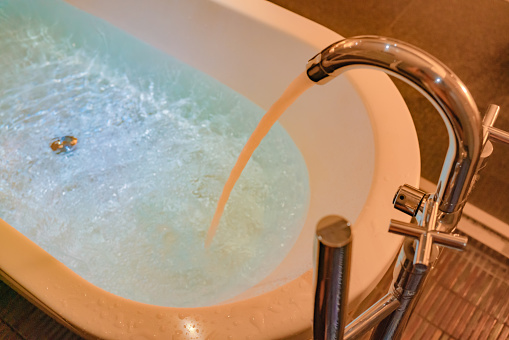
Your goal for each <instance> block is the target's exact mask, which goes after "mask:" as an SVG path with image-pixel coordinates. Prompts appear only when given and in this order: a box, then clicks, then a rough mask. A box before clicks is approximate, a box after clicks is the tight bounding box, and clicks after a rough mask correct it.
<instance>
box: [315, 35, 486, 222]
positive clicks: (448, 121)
mask: <svg viewBox="0 0 509 340" xmlns="http://www.w3.org/2000/svg"><path fill="white" fill-rule="evenodd" d="M354 68H375V69H380V70H383V71H384V72H386V73H387V74H389V75H392V76H395V77H396V78H399V79H401V80H403V81H404V82H406V83H407V84H409V85H411V86H412V87H414V88H415V89H417V90H418V91H419V92H420V93H421V94H423V95H424V96H425V97H426V98H427V99H428V100H429V101H430V102H431V103H432V104H433V106H434V107H435V108H436V109H437V111H438V112H439V114H440V116H441V117H442V119H443V121H444V123H445V125H446V128H447V131H448V134H449V149H448V151H447V156H446V159H445V162H444V165H443V167H442V172H441V175H440V180H439V182H438V186H437V193H436V200H437V202H438V203H439V206H440V208H439V210H440V220H439V221H438V222H439V224H440V226H441V227H440V228H441V229H443V230H444V231H451V230H452V229H454V227H455V226H456V224H457V222H458V221H459V217H460V216H461V211H462V208H463V206H464V204H465V202H466V199H467V196H468V193H469V189H470V184H471V182H472V180H473V178H474V175H475V173H476V169H477V163H478V161H479V157H480V154H481V147H482V129H481V118H480V114H479V111H478V109H477V106H476V104H475V102H474V99H473V98H472V96H471V95H470V93H469V91H468V90H467V88H466V86H465V85H464V84H463V83H462V82H461V80H460V79H458V77H457V76H456V75H455V74H454V73H453V72H452V71H451V70H449V68H447V66H445V65H444V64H442V63H441V62H440V61H438V60H437V59H436V58H434V57H433V56H431V55H430V54H428V53H426V52H424V51H422V50H420V49H418V48H417V47H414V46H411V45H409V44H407V43H405V42H402V41H398V40H395V39H389V38H385V37H377V36H360V37H354V38H348V39H344V40H341V41H339V42H337V43H335V44H332V45H330V46H329V47H327V48H326V49H324V50H323V51H322V52H320V53H319V54H317V55H316V56H315V57H314V58H312V59H311V60H310V61H309V62H308V65H307V74H308V77H309V78H310V79H311V80H312V81H314V82H316V83H318V84H324V83H326V82H328V81H329V80H331V79H332V78H333V77H336V76H338V75H339V74H341V73H343V72H345V71H347V70H350V69H354Z"/></svg>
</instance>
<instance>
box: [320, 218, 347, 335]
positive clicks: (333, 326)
mask: <svg viewBox="0 0 509 340" xmlns="http://www.w3.org/2000/svg"><path fill="white" fill-rule="evenodd" d="M351 244H352V232H351V229H350V224H349V223H348V221H346V220H345V219H344V218H342V217H339V216H327V217H325V218H323V219H322V220H321V221H320V222H318V226H317V228H316V250H317V256H316V267H315V273H316V275H315V281H316V290H315V309H314V318H313V339H315V340H336V339H343V333H344V326H345V318H346V303H347V301H348V279H349V275H350V257H351V251H352V247H351Z"/></svg>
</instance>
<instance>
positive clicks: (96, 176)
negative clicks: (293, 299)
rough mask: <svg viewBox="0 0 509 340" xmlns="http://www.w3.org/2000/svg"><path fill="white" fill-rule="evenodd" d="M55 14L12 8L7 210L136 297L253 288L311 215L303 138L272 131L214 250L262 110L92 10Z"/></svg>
mask: <svg viewBox="0 0 509 340" xmlns="http://www.w3.org/2000/svg"><path fill="white" fill-rule="evenodd" d="M51 1H53V0H51ZM58 6H62V7H65V6H66V5H65V4H63V3H60V2H58V1H54V6H53V4H52V6H41V5H40V4H39V3H38V2H32V1H24V0H21V1H20V0H17V1H10V0H7V1H4V2H2V6H0V11H2V12H3V13H4V14H6V15H3V17H2V18H3V19H2V21H0V43H1V46H2V53H1V54H0V70H1V72H0V93H2V95H1V97H0V131H1V133H0V167H1V169H2V171H1V172H0V214H1V215H0V216H1V217H2V218H3V219H4V220H6V221H7V222H8V223H10V224H11V225H13V226H14V227H15V228H17V229H18V230H20V231H21V232H23V233H24V234H25V235H26V236H28V237H29V238H31V239H32V240H34V241H35V242H36V243H38V244H39V245H40V246H41V247H43V248H44V249H45V250H47V251H48V252H49V253H51V254H52V255H53V256H55V257H56V258H57V259H59V260H60V261H62V262H63V263H64V264H66V265H67V266H68V267H70V268H71V269H72V270H74V271H75V272H77V273H78V274H79V275H81V276H83V277H84V278H85V279H87V280H88V281H90V282H92V283H94V284H96V285H98V286H99V287H101V288H103V289H106V290H108V291H110V292H112V293H115V294H118V295H121V296H124V297H126V298H129V299H133V300H137V301H141V302H146V303H151V304H157V305H168V306H198V305H210V304H214V303H217V302H219V301H222V300H225V299H228V298H231V297H233V296H234V295H236V294H238V293H241V292H242V291H244V290H245V289H247V288H249V287H251V286H252V285H254V284H256V283H257V282H258V281H259V280H260V279H262V278H263V277H264V276H265V275H268V274H269V273H270V272H271V271H272V270H273V269H274V268H275V267H276V266H277V264H278V262H279V261H280V260H282V258H283V257H284V256H285V254H286V253H287V252H288V250H289V249H290V247H291V246H292V245H293V243H294V241H295V239H296V236H297V235H298V233H299V232H300V228H301V226H302V223H303V220H304V217H305V212H306V209H307V204H308V190H309V189H308V179H307V172H306V168H305V165H304V162H303V160H302V157H301V155H300V153H299V152H298V150H297V149H296V147H295V145H294V144H293V142H292V141H291V139H290V138H289V137H288V136H287V135H286V133H285V132H284V130H283V129H282V128H281V127H276V129H275V130H274V131H272V132H270V133H269V136H268V138H267V139H266V140H265V141H264V142H263V143H262V145H261V146H260V150H258V151H257V152H256V153H255V155H254V157H253V159H252V160H251V161H250V162H249V164H248V166H247V168H246V170H245V171H246V173H245V174H244V175H243V176H242V177H241V179H240V181H239V182H238V184H237V186H236V188H235V189H234V191H233V193H232V197H231V200H230V202H229V203H228V206H227V211H226V212H225V215H224V218H223V220H222V222H221V228H220V231H219V232H218V234H217V236H216V238H217V239H216V240H215V241H214V244H213V245H212V246H211V247H210V248H209V249H204V248H203V242H204V239H205V235H206V230H207V227H208V224H209V222H210V220H211V217H212V214H213V212H214V208H215V204H216V202H217V201H216V200H217V198H218V196H219V193H220V190H221V189H222V186H223V184H224V181H225V180H226V177H227V176H228V173H229V171H230V169H231V167H232V166H233V163H234V161H235V159H236V157H237V155H238V153H239V151H240V149H241V148H242V147H243V144H244V142H245V140H246V139H247V138H248V136H249V134H250V133H251V132H252V130H253V128H254V126H255V125H256V123H257V122H258V120H259V119H260V118H261V116H262V114H263V110H261V109H260V108H258V107H256V106H255V105H253V104H252V103H250V102H248V101H247V100H246V99H245V98H242V97H240V96H239V95H238V94H236V93H234V92H233V91H231V90H230V89H228V88H226V87H224V86H223V85H221V84H219V83H217V82H216V81H214V80H213V79H210V78H209V77H207V76H205V75H203V74H201V73H199V72H198V71H196V70H193V69H191V68H189V67H188V66H186V65H184V64H181V63H179V62H177V61H175V60H173V59H171V58H169V57H168V56H165V55H163V54H162V53H160V52H158V51H156V50H154V49H151V48H150V47H148V46H145V45H143V44H142V43H140V42H137V41H135V40H133V39H132V38H130V37H128V36H126V35H125V34H123V33H121V32H119V31H117V30H114V29H112V28H111V27H110V26H107V25H106V24H102V23H99V22H97V21H96V20H94V21H93V23H90V20H91V19H90V18H89V17H87V16H84V14H82V13H81V12H78V11H75V10H74V9H73V10H72V11H71V10H70V9H69V8H67V7H66V8H62V10H63V11H65V10H68V11H69V13H68V15H61V14H62V12H60V16H59V19H57V18H55V17H53V15H54V14H53V12H56V11H55V10H54V9H55V8H57V7H58ZM50 8H51V10H50ZM78 13H79V15H78ZM59 20H60V22H59ZM87 20H88V21H87ZM93 26H95V28H96V29H95V30H89V27H93ZM76 27H77V28H76ZM98 32H102V33H104V34H100V33H98ZM97 34H100V35H101V36H100V37H98V36H96V35H97ZM103 36H106V37H107V38H106V40H105V38H104V37H103ZM118 51H122V52H123V53H118ZM138 51H143V53H141V52H140V54H138ZM55 136H57V137H55ZM73 138H75V139H76V140H74V139H73ZM78 140H79V142H78ZM53 143H56V144H54V145H53ZM59 143H60V144H59ZM73 143H74V144H73ZM64 144H65V146H68V147H69V148H68V149H69V150H68V151H67V152H62V153H60V154H57V153H56V152H55V151H54V150H53V149H54V148H55V149H56V150H60V149H63V148H64ZM71 144H72V145H71ZM52 145H53V147H54V148H52V147H51V146H52ZM60 145H62V148H60V147H59V146H60ZM78 145H79V146H78ZM48 146H50V147H48ZM76 146H77V147H76ZM271 207H276V209H271ZM281 244H283V245H284V246H283V247H281V246H280V245H281ZM275 258H277V259H279V260H278V261H274V260H273V259H275Z"/></svg>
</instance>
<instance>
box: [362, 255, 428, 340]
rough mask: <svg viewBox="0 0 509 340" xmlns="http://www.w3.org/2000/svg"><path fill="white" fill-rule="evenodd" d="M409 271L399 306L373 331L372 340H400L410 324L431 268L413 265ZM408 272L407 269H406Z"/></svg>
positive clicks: (405, 276)
mask: <svg viewBox="0 0 509 340" xmlns="http://www.w3.org/2000/svg"><path fill="white" fill-rule="evenodd" d="M410 267H411V268H409V269H408V271H409V272H408V275H404V276H403V277H404V282H399V284H401V285H402V290H401V294H400V295H399V296H398V299H399V303H400V304H399V306H398V307H397V308H396V310H394V312H392V313H391V314H390V315H389V316H388V317H386V318H385V319H384V320H382V321H381V322H380V323H379V324H378V325H377V326H376V327H375V329H374V330H373V333H372V334H371V339H400V338H401V336H402V334H403V331H404V329H405V327H406V324H407V323H408V319H409V318H410V315H411V313H412V311H413V308H414V307H415V303H416V302H417V301H418V299H419V293H420V292H421V290H420V288H421V287H422V285H423V283H424V281H425V279H426V277H427V275H428V273H429V267H428V266H426V265H422V264H413V265H411V266H410ZM405 270H407V269H405Z"/></svg>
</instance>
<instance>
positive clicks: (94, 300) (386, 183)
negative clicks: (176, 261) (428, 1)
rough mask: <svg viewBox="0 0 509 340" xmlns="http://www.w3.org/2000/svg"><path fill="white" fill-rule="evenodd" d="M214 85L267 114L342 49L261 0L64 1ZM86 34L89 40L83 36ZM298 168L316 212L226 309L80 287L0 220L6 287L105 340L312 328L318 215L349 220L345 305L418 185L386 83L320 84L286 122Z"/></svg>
mask: <svg viewBox="0 0 509 340" xmlns="http://www.w3.org/2000/svg"><path fill="white" fill-rule="evenodd" d="M68 2H69V3H71V4H72V5H75V6H77V7H78V8H81V9H83V10H84V11H87V12H89V13H91V14H93V15H95V16H98V17H100V18H103V19H105V20H106V21H109V22H110V23H112V24H113V25H115V26H117V27H119V28H121V29H123V30H125V31H127V32H128V33H130V34H132V35H134V36H136V37H138V38H139V39H141V40H143V41H145V42H147V43H149V44H151V45H153V46H155V47H156V48H158V49H160V50H162V51H164V52H166V53H168V54H170V55H173V56H174V57H176V58H178V59H180V60H182V61H184V62H186V63H188V64H190V65H191V66H193V67H195V68H197V69H199V70H201V71H203V72H205V73H207V74H209V75H211V76H213V77H214V78H216V79H217V80H219V81H220V82H222V83H224V84H226V85H227V86H229V87H231V88H232V89H234V90H235V91H237V92H239V93H241V94H243V95H244V96H246V97H247V98H249V99H250V100H252V101H253V102H255V103H257V104H258V105H259V106H261V107H262V108H268V107H269V106H270V105H271V104H272V102H273V101H274V100H276V99H277V98H278V97H279V95H280V94H281V93H282V92H283V90H284V89H285V88H286V86H287V85H288V84H289V83H290V82H291V81H292V80H293V79H294V78H295V77H296V76H297V75H298V74H299V73H300V72H302V71H303V70H304V68H305V65H306V62H307V60H308V59H309V58H311V57H313V56H314V55H315V54H316V53H317V52H319V51H320V50H321V49H323V48H324V47H326V46H327V45H329V44H330V43H332V42H335V41H337V40H340V39H341V37H340V36H339V35H337V34H336V33H334V32H331V31H329V30H327V29H326V28H324V27H321V26H319V25H317V24H315V23H313V22H311V21H308V20H306V19H304V18H301V17H299V16H297V15H295V14H293V13H291V12H288V11H286V10H284V9H282V8H280V7H277V6H275V5H273V4H271V3H268V2H266V1H262V0H244V1H235V0H217V1H195V0H193V1H177V0H164V1H163V0H147V1H143V2H141V1H135V0H109V1H100V0H87V1H85V0H68ZM91 29H93V28H91ZM280 121H281V124H282V125H283V126H284V127H285V129H286V130H287V131H288V133H289V134H290V135H291V137H292V138H293V140H294V141H295V143H296V145H297V146H298V147H299V149H300V150H301V152H302V154H303V156H304V159H305V161H306V164H307V167H308V171H309V176H310V189H311V203H310V209H309V212H308V216H307V220H306V223H305V226H304V228H303V232H302V233H301V235H300V236H299V239H298V240H297V243H296V245H295V246H294V247H293V248H292V250H291V251H290V254H289V255H288V256H287V257H286V258H285V259H284V261H283V262H282V263H281V264H280V265H279V267H278V268H277V269H276V270H275V271H274V272H273V273H272V274H271V275H269V276H268V277H267V278H266V279H264V280H263V281H262V282H260V283H259V284H258V285H257V286H256V287H254V288H252V289H250V290H248V291H246V292H244V293H243V294H241V295H239V296H236V297H235V298H233V299H231V300H230V301H227V302H225V303H223V304H221V305H217V306H212V307H203V308H171V307H160V306H152V305H147V304H143V303H139V302H135V301H132V300H128V299H125V298H121V297H118V296H116V295H113V294H111V293H108V292H106V291H104V290H102V289H100V288H98V287H95V286H94V285H92V284H90V283H88V282H87V281H85V280H84V279H82V278H81V277H79V276H78V275H76V274H75V273H74V272H72V271H71V270H70V269H68V268H67V267H65V266H64V265H63V264H62V263H60V262H59V261H57V260H56V259H55V258H53V257H52V256H50V255H49V254H48V253H46V252H45V251H44V250H43V249H41V248H39V247H38V246H37V245H36V244H34V243H33V242H32V241H30V240H29V239H27V238H26V237H25V236H23V235H22V234H21V233H19V232H18V231H16V230H15V229H14V228H12V227H11V226H9V225H8V224H7V223H5V222H3V221H1V223H0V235H1V238H0V274H1V276H2V278H3V279H4V280H5V281H6V282H8V283H9V284H11V285H12V286H14V287H15V288H17V289H18V290H19V291H21V292H22V293H23V294H24V295H26V296H27V297H28V298H29V299H31V300H32V301H34V302H35V303H36V304H38V305H39V306H41V307H42V308H43V309H44V310H46V311H47V312H48V313H50V314H53V315H54V316H56V317H57V319H58V320H59V321H61V322H63V323H64V324H66V325H67V326H68V327H70V328H72V329H74V330H75V331H77V332H79V333H80V334H82V335H84V336H87V337H91V338H94V337H99V338H108V339H112V338H115V339H130V338H132V339H144V338H147V339H152V338H161V339H169V338H171V339H188V338H189V339H202V338H203V339H246V338H248V339H275V338H284V337H290V336H292V335H295V334H300V333H302V332H303V331H305V330H306V329H309V328H310V326H311V320H312V307H313V303H312V302H313V278H312V269H311V268H312V261H313V259H312V257H313V249H312V245H313V237H314V228H315V226H316V223H317V222H318V220H320V219H321V218H322V217H324V216H325V215H329V214H339V215H342V216H344V217H346V218H347V219H349V220H350V221H351V222H353V225H354V227H353V235H354V243H353V255H352V273H351V282H350V292H349V301H350V305H351V306H355V305H356V304H358V303H359V302H360V301H361V300H362V299H363V298H364V297H365V296H366V295H367V294H368V293H369V292H370V290H371V289H372V288H373V287H374V286H375V285H376V284H377V283H378V281H379V279H380V278H381V277H382V276H383V275H384V273H385V272H386V271H387V269H388V267H389V265H390V264H391V262H392V260H393V259H394V256H395V254H396V253H397V251H398V249H399V246H400V243H401V238H400V237H398V236H394V235H391V234H389V233H388V232H387V228H388V222H389V219H391V218H397V219H405V217H404V216H400V215H401V214H400V213H398V212H397V211H395V210H394V209H393V208H392V203H391V201H392V198H393V195H394V193H395V191H396V189H397V187H398V186H399V185H402V184H404V183H407V184H411V185H418V179H419V169H420V163H419V149H418V143H417V137H416V133H415V130H414V126H413V123H412V121H411V117H410V115H409V113H408V111H407V109H406V106H405V104H404V102H403V100H402V98H401V97H400V95H399V93H398V92H397V90H396V88H395V87H394V85H393V84H392V83H391V81H390V80H389V78H388V77H387V76H386V75H385V74H383V73H382V72H376V71H372V70H355V71H350V72H348V73H347V74H346V75H344V76H341V77H339V78H338V79H336V80H334V81H332V82H330V83H329V84H327V85H326V86H315V87H313V88H312V89H311V90H308V91H307V92H306V93H305V94H304V95H303V96H301V98H299V99H298V100H297V102H296V103H295V104H293V105H292V106H291V107H290V109H289V110H288V112H286V113H285V114H284V115H283V117H282V118H281V120H280Z"/></svg>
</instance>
